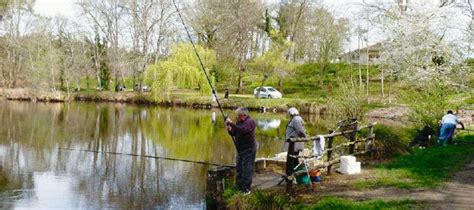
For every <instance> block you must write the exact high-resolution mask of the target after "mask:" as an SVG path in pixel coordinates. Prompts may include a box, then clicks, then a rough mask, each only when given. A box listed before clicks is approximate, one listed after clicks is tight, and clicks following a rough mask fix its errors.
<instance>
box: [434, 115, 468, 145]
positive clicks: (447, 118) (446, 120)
mask: <svg viewBox="0 0 474 210" xmlns="http://www.w3.org/2000/svg"><path fill="white" fill-rule="evenodd" d="M457 124H460V125H461V127H462V129H463V130H464V124H463V123H462V122H461V121H459V119H458V117H456V115H454V114H453V111H451V110H449V111H448V113H447V114H446V115H444V116H443V118H442V119H441V128H440V129H439V141H438V142H439V144H441V145H444V146H445V145H446V144H447V143H448V144H451V143H452V141H453V135H454V131H455V130H456V125H457Z"/></svg>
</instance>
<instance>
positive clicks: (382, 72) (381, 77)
mask: <svg viewBox="0 0 474 210" xmlns="http://www.w3.org/2000/svg"><path fill="white" fill-rule="evenodd" d="M380 74H381V75H380V83H381V86H382V101H383V100H385V92H384V89H383V88H384V87H383V86H384V84H383V79H384V70H383V67H382V69H381V73H380Z"/></svg>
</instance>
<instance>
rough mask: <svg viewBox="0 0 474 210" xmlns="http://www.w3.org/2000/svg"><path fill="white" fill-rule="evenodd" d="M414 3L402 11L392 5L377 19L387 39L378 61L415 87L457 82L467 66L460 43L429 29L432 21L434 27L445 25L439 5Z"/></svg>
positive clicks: (460, 80)
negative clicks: (448, 40) (412, 6)
mask: <svg viewBox="0 0 474 210" xmlns="http://www.w3.org/2000/svg"><path fill="white" fill-rule="evenodd" d="M413 5H414V6H415V4H413ZM417 6H419V7H420V8H418V7H417V8H414V9H411V10H408V11H406V12H400V11H399V9H398V8H395V7H392V8H391V9H388V10H386V12H385V16H384V17H383V18H380V20H382V22H383V26H382V27H383V29H384V30H385V31H386V32H387V35H388V40H390V41H387V42H384V43H383V51H382V54H381V57H380V62H381V63H384V64H386V67H387V68H388V70H389V72H390V74H391V75H392V76H394V77H397V78H400V79H402V80H405V81H408V82H409V83H410V84H411V85H412V86H415V87H424V86H426V85H432V84H443V85H459V84H461V83H462V79H463V77H465V76H466V72H467V68H466V67H465V65H464V62H463V59H462V55H461V54H460V51H459V50H458V48H459V47H460V46H458V45H456V44H454V43H447V42H446V41H445V40H444V32H443V33H441V34H440V33H437V31H436V30H433V25H434V24H435V22H436V21H438V23H436V24H437V25H436V27H437V28H447V27H449V26H447V25H446V23H445V22H444V21H443V20H444V19H446V17H445V16H443V15H445V14H444V13H443V11H441V8H439V7H423V6H422V5H417Z"/></svg>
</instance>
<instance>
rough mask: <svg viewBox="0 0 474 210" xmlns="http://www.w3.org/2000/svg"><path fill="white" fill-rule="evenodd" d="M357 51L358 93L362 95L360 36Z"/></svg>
mask: <svg viewBox="0 0 474 210" xmlns="http://www.w3.org/2000/svg"><path fill="white" fill-rule="evenodd" d="M357 51H358V53H357V54H358V58H357V63H358V64H359V93H362V67H361V65H360V62H361V59H360V35H359V37H358V40H357Z"/></svg>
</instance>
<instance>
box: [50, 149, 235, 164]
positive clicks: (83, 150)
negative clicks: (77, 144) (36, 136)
mask: <svg viewBox="0 0 474 210" xmlns="http://www.w3.org/2000/svg"><path fill="white" fill-rule="evenodd" d="M58 149H60V150H67V151H76V152H89V153H97V154H111V155H126V156H134V157H142V158H151V159H161V160H172V161H180V162H187V163H194V164H201V165H211V166H226V167H231V168H235V166H234V165H224V164H217V163H209V162H204V161H195V160H186V159H179V158H170V157H161V156H153V155H139V154H133V153H123V152H107V151H96V150H88V149H70V148H58Z"/></svg>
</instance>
